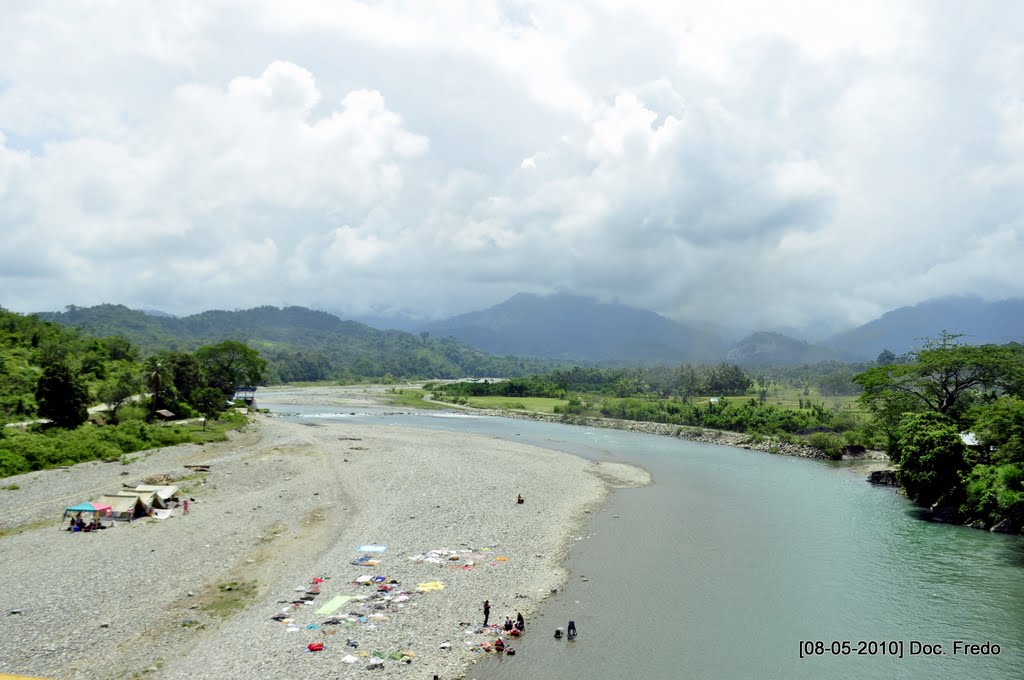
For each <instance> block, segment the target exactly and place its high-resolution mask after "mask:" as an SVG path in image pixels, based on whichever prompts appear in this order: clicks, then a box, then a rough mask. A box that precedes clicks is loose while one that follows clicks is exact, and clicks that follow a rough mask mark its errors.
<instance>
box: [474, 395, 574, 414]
mask: <svg viewBox="0 0 1024 680" xmlns="http://www.w3.org/2000/svg"><path fill="white" fill-rule="evenodd" d="M567 403H568V402H567V401H566V400H565V399H553V398H551V397H467V398H466V404H467V405H468V406H473V407H474V408H500V409H505V410H508V411H533V412H535V413H554V412H555V406H564V405H565V404H567Z"/></svg>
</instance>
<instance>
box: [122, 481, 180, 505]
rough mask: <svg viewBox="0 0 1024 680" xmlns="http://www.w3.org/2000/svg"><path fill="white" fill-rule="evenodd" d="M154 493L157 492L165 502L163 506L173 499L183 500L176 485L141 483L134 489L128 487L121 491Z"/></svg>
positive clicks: (157, 495)
mask: <svg viewBox="0 0 1024 680" xmlns="http://www.w3.org/2000/svg"><path fill="white" fill-rule="evenodd" d="M147 492H148V493H152V494H155V495H156V497H157V498H159V499H160V500H161V501H162V502H163V506H158V507H167V504H168V503H170V502H173V501H178V500H181V499H180V498H178V495H179V494H180V493H181V491H180V490H179V489H178V487H176V486H157V485H155V484H139V485H138V486H136V487H135V488H133V489H129V488H126V489H125V490H124V491H122V492H121V493H147Z"/></svg>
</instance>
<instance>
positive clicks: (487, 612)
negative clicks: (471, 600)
mask: <svg viewBox="0 0 1024 680" xmlns="http://www.w3.org/2000/svg"><path fill="white" fill-rule="evenodd" d="M490 616H491V601H490V600H484V625H485V626H486V625H487V619H489V618H490Z"/></svg>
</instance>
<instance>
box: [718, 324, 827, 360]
mask: <svg viewBox="0 0 1024 680" xmlns="http://www.w3.org/2000/svg"><path fill="white" fill-rule="evenodd" d="M835 358H836V355H835V353H834V352H832V351H831V350H829V349H826V348H824V347H820V346H818V345H811V344H808V343H806V342H804V341H803V340H797V339H795V338H791V337H789V336H787V335H782V334H781V333H768V332H760V333H751V334H750V335H748V336H747V337H745V338H743V339H742V340H740V341H739V342H737V343H736V344H735V345H733V346H732V347H731V348H730V349H729V351H728V352H727V353H726V360H728V361H730V362H732V363H736V364H740V365H742V366H769V365H770V366H800V365H803V364H815V363H818V362H819V361H831V360H834V359H835Z"/></svg>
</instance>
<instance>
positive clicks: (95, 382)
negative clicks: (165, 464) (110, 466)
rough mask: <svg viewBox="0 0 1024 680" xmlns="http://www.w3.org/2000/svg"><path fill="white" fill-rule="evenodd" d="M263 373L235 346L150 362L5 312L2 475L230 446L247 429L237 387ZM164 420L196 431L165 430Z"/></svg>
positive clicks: (156, 356) (1, 315)
mask: <svg viewBox="0 0 1024 680" xmlns="http://www.w3.org/2000/svg"><path fill="white" fill-rule="evenodd" d="M265 370H266V361H265V360H263V359H262V358H261V357H260V356H259V354H258V353H257V352H256V351H255V350H253V349H252V348H250V347H248V346H246V345H245V344H243V343H240V342H237V341H233V340H228V341H223V342H220V343H215V344H211V345H205V346H202V347H199V348H197V349H196V351H195V352H192V353H189V352H182V351H169V350H164V351H159V352H155V353H152V354H150V355H148V356H146V357H144V358H143V356H142V353H141V352H140V350H139V349H138V348H137V347H136V346H135V345H133V344H132V343H131V342H130V341H128V340H127V339H126V338H125V337H123V336H119V335H114V336H109V337H103V338H98V337H92V336H90V335H87V334H86V333H83V332H82V331H79V330H76V329H72V328H66V327H64V326H60V325H58V324H55V323H51V322H47V321H43V320H41V319H39V318H37V317H34V316H24V315H20V314H15V313H12V312H8V311H6V310H2V309H0V425H3V427H0V476H3V477H6V476H10V475H15V474H20V473H23V472H29V471H32V470H38V469H42V468H48V467H55V466H61V465H71V464H74V463H79V462H82V461H87V460H107V461H116V460H127V459H126V458H124V457H125V456H127V455H128V454H131V453H133V452H136V451H141V450H145V449H150V448H154V447H158V446H167V445H171V444H179V443H183V442H189V441H209V440H213V439H218V438H219V439H222V438H223V437H224V430H225V429H227V428H229V427H234V426H237V425H238V424H240V423H242V422H244V418H242V417H240V416H237V415H236V414H233V412H231V411H230V410H229V409H228V408H227V407H228V406H229V404H230V401H231V399H232V398H233V397H234V392H235V387H236V386H239V385H249V384H258V383H260V382H262V381H263V380H264V377H265ZM160 411H169V412H171V413H173V414H174V415H173V417H174V418H175V419H176V420H180V419H190V418H191V419H196V422H192V423H182V422H175V423H164V422H160V421H159V419H158V417H159V413H158V412H160ZM211 420H212V421H214V422H215V424H214V426H213V427H209V428H208V427H207V423H208V421H211ZM11 424H18V425H19V426H16V427H15V426H9V425H11Z"/></svg>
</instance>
